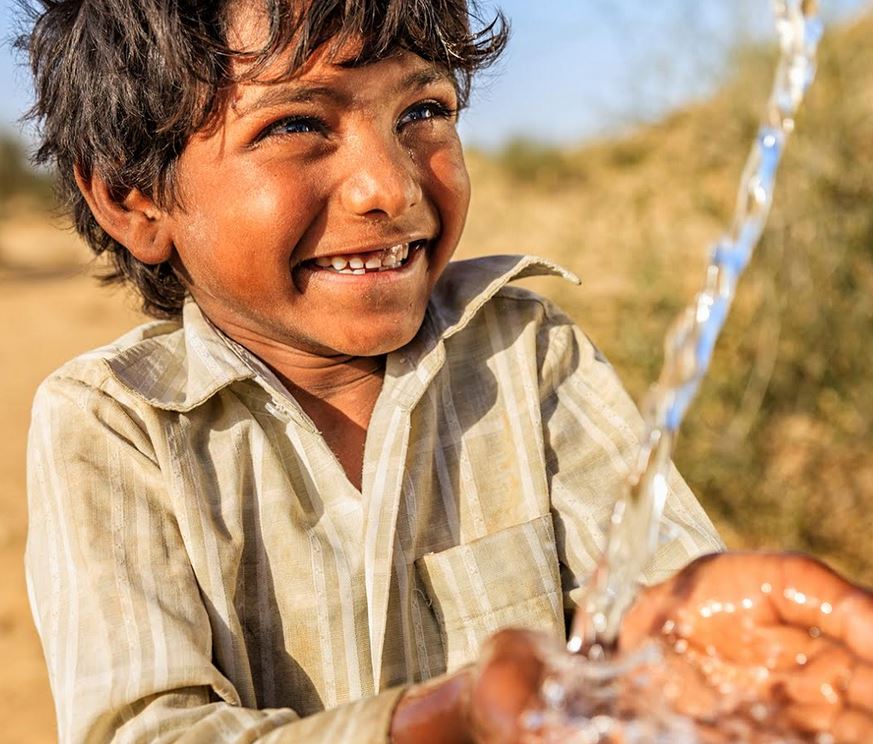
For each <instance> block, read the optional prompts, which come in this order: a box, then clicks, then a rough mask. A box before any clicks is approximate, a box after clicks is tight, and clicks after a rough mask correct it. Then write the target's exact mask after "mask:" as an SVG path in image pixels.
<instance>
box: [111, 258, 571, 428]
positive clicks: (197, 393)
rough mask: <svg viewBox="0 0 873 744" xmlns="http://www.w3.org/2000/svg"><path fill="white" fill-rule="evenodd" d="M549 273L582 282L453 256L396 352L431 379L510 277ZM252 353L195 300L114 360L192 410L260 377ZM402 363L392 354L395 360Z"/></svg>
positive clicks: (549, 269) (177, 407)
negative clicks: (166, 327) (170, 327)
mask: <svg viewBox="0 0 873 744" xmlns="http://www.w3.org/2000/svg"><path fill="white" fill-rule="evenodd" d="M549 275H552V276H561V277H563V278H565V279H567V280H568V281H571V282H573V283H575V284H579V279H578V278H577V277H576V275H575V274H573V273H572V272H570V271H567V270H566V269H563V268H561V267H560V266H558V265H557V264H555V263H553V262H552V261H549V260H548V259H545V258H538V257H536V256H488V257H486V258H474V259H468V260H463V261H453V262H451V263H450V264H449V265H448V266H447V267H446V270H445V272H444V273H443V276H442V277H441V278H440V280H439V282H437V285H436V287H435V288H434V291H433V294H432V296H431V299H430V302H429V305H428V313H427V317H426V319H425V322H424V323H423V324H422V328H421V330H420V331H419V333H418V334H417V335H416V337H415V338H414V339H413V340H412V341H411V342H410V343H409V344H408V345H407V346H406V347H404V348H403V349H400V350H398V351H397V352H394V353H393V354H392V355H390V357H398V356H399V357H402V358H403V361H404V363H405V366H406V370H405V371H406V372H407V373H409V372H413V371H416V370H417V374H415V376H416V377H417V378H418V379H419V382H420V383H425V384H426V381H427V380H429V379H430V378H431V377H432V376H433V374H435V373H436V371H437V369H438V368H439V367H440V366H441V364H440V360H441V357H442V355H441V354H440V350H441V348H442V341H443V340H445V339H447V338H449V337H451V336H452V335H454V334H455V333H457V332H459V331H461V330H462V329H463V328H465V327H466V326H467V325H468V324H469V323H470V321H471V320H472V319H473V318H474V317H475V316H476V314H477V313H478V312H479V311H480V310H481V309H482V307H483V306H484V305H485V304H486V303H487V302H488V301H489V300H490V299H492V298H493V297H494V295H496V294H497V293H498V292H499V291H500V290H501V289H502V288H503V287H505V286H506V285H507V284H508V283H509V282H511V281H514V280H516V279H523V278H525V277H530V276H549ZM244 357H245V358H247V355H245V354H241V353H240V351H239V350H238V349H237V348H236V345H235V344H234V343H233V342H232V341H231V340H230V339H228V338H227V337H226V336H225V335H224V334H223V333H221V332H220V331H219V330H218V329H217V328H215V327H214V326H213V325H212V324H211V323H210V322H209V320H208V319H207V318H206V317H205V316H204V315H203V313H202V312H201V310H200V308H199V307H198V306H197V305H196V303H194V302H192V301H188V302H186V303H185V306H184V308H183V311H182V326H181V328H179V329H177V330H175V331H173V332H171V333H168V334H167V333H163V334H160V335H155V336H152V337H146V338H143V339H142V340H140V341H139V342H137V343H135V344H133V345H131V346H129V347H127V348H125V349H122V350H121V351H119V352H118V353H117V354H115V355H114V356H112V357H111V358H110V359H108V360H107V364H108V365H109V368H110V369H111V371H112V373H113V375H114V376H115V378H116V379H117V380H118V381H119V382H120V383H121V384H122V385H124V386H125V387H126V388H128V389H129V390H131V391H132V392H133V393H134V394H135V395H137V396H139V397H141V398H143V399H144V400H146V401H147V402H148V403H149V404H151V405H153V406H155V407H157V408H161V409H164V410H170V411H179V412H185V411H190V410H192V409H193V408H196V407H197V406H199V405H201V404H202V403H204V402H205V401H206V400H207V399H209V398H210V397H212V396H213V395H214V394H215V393H217V392H218V391H219V390H222V389H223V388H225V387H227V386H228V385H230V384H231V383H234V382H238V381H240V380H246V379H253V378H256V377H257V376H258V368H257V366H256V365H254V364H252V363H251V360H249V362H246V361H245V358H244ZM394 366H395V364H394V363H393V361H392V359H391V358H389V368H392V367H394ZM401 376H405V375H404V374H402V373H401ZM417 387H418V386H417ZM417 397H418V395H415V396H414V398H417ZM409 402H412V401H411V399H410V401H409Z"/></svg>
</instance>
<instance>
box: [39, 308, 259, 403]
mask: <svg viewBox="0 0 873 744" xmlns="http://www.w3.org/2000/svg"><path fill="white" fill-rule="evenodd" d="M251 375H252V372H251V370H250V369H249V368H248V367H247V366H246V365H245V364H244V363H243V362H242V360H241V359H240V358H239V357H238V356H237V355H236V354H235V353H234V352H233V351H232V350H231V349H230V347H229V346H228V345H227V344H225V343H224V342H223V341H222V340H221V337H220V336H219V334H218V332H217V331H216V330H215V329H214V328H213V327H212V325H211V324H210V323H209V321H208V320H207V319H206V318H205V316H204V315H203V314H202V313H201V312H200V310H199V308H198V307H197V305H196V304H195V303H193V302H188V303H186V304H185V307H184V309H183V314H182V318H181V319H180V320H167V321H151V322H148V323H143V324H142V325H139V326H137V327H136V328H134V329H132V330H130V331H128V332H127V333H125V334H124V335H122V336H120V337H119V338H117V339H116V340H115V341H112V342H111V343H109V344H106V345H105V346H101V347H99V348H97V349H94V350H92V351H88V352H85V353H84V354H80V355H79V356H77V357H75V358H73V359H72V360H70V361H69V362H67V363H66V364H64V365H62V366H61V367H59V368H58V369H57V370H55V371H54V372H52V373H51V374H50V375H49V376H48V377H47V378H46V379H45V380H44V381H43V383H42V385H41V386H40V388H41V390H45V389H47V388H52V387H55V386H57V385H61V386H69V385H73V386H85V387H87V388H90V389H92V390H96V391H99V392H102V393H105V394H107V395H109V396H110V397H113V398H117V399H119V400H120V401H121V402H129V403H130V404H132V405H136V404H137V402H140V403H142V402H145V403H147V404H148V405H149V406H153V407H156V408H159V409H163V410H168V411H177V412H184V411H189V410H191V409H192V408H194V407H195V406H197V405H199V404H200V403H202V402H203V401H204V400H206V399H207V398H208V397H210V396H211V395H212V393H214V392H215V391H216V390H218V389H220V388H222V387H225V386H227V385H229V384H230V383H232V382H234V381H236V380H239V379H243V378H246V377H250V376H251Z"/></svg>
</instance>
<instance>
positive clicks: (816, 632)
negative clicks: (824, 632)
mask: <svg viewBox="0 0 873 744" xmlns="http://www.w3.org/2000/svg"><path fill="white" fill-rule="evenodd" d="M809 637H810V638H821V628H819V627H816V626H815V625H813V626H812V627H811V628H810V629H809Z"/></svg>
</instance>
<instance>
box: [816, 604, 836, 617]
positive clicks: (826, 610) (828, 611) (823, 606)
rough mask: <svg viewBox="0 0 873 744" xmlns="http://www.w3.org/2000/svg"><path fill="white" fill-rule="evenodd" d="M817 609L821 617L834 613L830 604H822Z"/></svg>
mask: <svg viewBox="0 0 873 744" xmlns="http://www.w3.org/2000/svg"><path fill="white" fill-rule="evenodd" d="M819 609H820V610H821V612H822V614H823V615H830V614H831V613H832V612H833V611H834V607H833V605H832V604H831V603H830V602H822V603H821V607H820V608H819Z"/></svg>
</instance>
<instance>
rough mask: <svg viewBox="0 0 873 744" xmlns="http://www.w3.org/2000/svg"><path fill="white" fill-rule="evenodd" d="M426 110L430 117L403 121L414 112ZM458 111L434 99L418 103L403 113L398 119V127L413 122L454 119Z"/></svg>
mask: <svg viewBox="0 0 873 744" xmlns="http://www.w3.org/2000/svg"><path fill="white" fill-rule="evenodd" d="M423 109H424V110H427V111H429V112H431V116H422V117H420V118H415V119H410V120H409V121H407V122H404V121H403V120H404V119H406V118H407V117H408V116H409V115H410V114H412V113H413V112H416V111H421V110H423ZM457 113H458V110H457V109H456V108H454V107H452V106H449V105H447V104H445V103H443V102H442V101H438V100H436V99H429V100H427V101H419V102H418V103H416V104H413V105H412V106H410V107H409V108H408V109H406V111H404V112H403V115H402V116H401V117H400V121H399V122H398V124H399V125H402V124H404V123H411V122H413V121H428V120H430V119H434V118H440V119H454V118H455V116H456V115H457Z"/></svg>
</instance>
